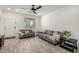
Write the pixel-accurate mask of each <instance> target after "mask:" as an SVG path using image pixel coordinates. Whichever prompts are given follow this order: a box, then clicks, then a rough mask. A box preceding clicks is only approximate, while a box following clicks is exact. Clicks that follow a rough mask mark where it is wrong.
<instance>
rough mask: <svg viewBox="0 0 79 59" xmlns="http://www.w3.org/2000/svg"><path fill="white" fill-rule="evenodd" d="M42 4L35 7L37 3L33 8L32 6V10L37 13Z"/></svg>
mask: <svg viewBox="0 0 79 59" xmlns="http://www.w3.org/2000/svg"><path fill="white" fill-rule="evenodd" d="M41 7H42V6H41V5H39V6H37V7H35V5H32V8H31V10H32V12H33V13H34V14H37V12H36V11H37V10H38V9H40V8H41Z"/></svg>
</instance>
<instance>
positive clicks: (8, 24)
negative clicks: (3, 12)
mask: <svg viewBox="0 0 79 59" xmlns="http://www.w3.org/2000/svg"><path fill="white" fill-rule="evenodd" d="M15 25H16V24H15V19H13V18H11V17H8V16H6V17H5V26H4V31H5V37H15V36H16V26H15Z"/></svg>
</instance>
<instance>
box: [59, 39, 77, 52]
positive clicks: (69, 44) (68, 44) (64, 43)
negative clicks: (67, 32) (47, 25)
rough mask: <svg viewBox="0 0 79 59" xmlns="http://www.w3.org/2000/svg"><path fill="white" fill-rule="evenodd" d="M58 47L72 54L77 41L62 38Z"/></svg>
mask: <svg viewBox="0 0 79 59" xmlns="http://www.w3.org/2000/svg"><path fill="white" fill-rule="evenodd" d="M60 46H61V47H63V48H66V49H68V50H70V51H72V52H74V49H77V40H76V39H72V38H69V39H66V38H63V39H62V42H61V43H60Z"/></svg>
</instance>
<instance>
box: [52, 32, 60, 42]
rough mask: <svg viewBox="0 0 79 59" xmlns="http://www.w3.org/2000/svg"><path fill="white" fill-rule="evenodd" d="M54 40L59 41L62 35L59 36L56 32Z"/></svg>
mask: <svg viewBox="0 0 79 59" xmlns="http://www.w3.org/2000/svg"><path fill="white" fill-rule="evenodd" d="M53 38H54V39H55V40H57V41H59V39H60V35H59V34H58V33H57V32H54V33H53Z"/></svg>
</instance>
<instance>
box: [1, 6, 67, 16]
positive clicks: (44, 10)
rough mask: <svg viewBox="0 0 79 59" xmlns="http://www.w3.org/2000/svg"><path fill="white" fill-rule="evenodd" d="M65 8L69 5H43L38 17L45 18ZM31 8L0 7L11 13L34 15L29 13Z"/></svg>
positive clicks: (38, 11)
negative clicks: (44, 16)
mask: <svg viewBox="0 0 79 59" xmlns="http://www.w3.org/2000/svg"><path fill="white" fill-rule="evenodd" d="M64 7H67V5H42V8H40V9H39V10H37V14H36V15H41V16H43V15H46V14H48V13H51V12H53V11H55V10H57V9H60V8H64ZM31 8H32V6H31V5H0V9H3V10H7V9H9V11H15V12H21V13H25V14H33V13H32V12H28V11H30V9H31Z"/></svg>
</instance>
